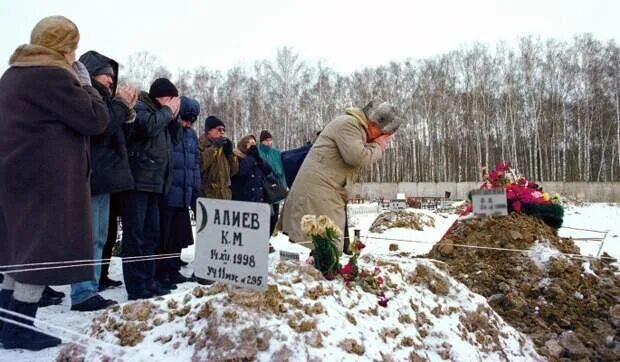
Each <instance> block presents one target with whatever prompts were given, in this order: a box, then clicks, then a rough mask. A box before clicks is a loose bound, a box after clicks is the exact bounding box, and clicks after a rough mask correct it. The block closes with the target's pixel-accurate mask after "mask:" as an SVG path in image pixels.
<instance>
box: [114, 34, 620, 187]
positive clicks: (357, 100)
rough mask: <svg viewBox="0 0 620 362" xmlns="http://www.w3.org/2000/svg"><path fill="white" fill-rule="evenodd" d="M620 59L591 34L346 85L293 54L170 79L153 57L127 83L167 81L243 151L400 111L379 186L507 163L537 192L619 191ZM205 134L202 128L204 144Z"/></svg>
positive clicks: (455, 177)
mask: <svg viewBox="0 0 620 362" xmlns="http://www.w3.org/2000/svg"><path fill="white" fill-rule="evenodd" d="M619 59H620V51H619V48H618V46H617V45H616V44H615V42H614V40H609V41H607V42H602V41H599V40H597V39H595V38H594V37H593V36H592V35H591V34H583V35H579V36H576V37H575V38H574V39H572V40H571V41H570V42H565V41H559V40H556V39H546V40H543V39H540V38H538V37H534V36H527V37H523V38H521V39H520V40H519V41H518V43H517V44H516V45H513V46H510V45H508V44H507V43H505V42H499V43H497V44H496V45H495V46H493V47H490V46H488V45H485V44H479V43H476V44H472V45H470V46H467V47H462V48H460V49H457V50H454V51H450V52H447V53H444V54H439V55H436V56H434V57H431V58H427V59H418V60H404V61H401V62H391V63H389V64H387V65H383V66H379V67H375V68H364V69H361V70H358V71H354V72H352V73H350V74H339V73H337V72H335V71H334V70H332V69H330V68H329V67H327V66H325V65H324V64H322V63H321V62H318V63H316V64H314V63H313V64H310V63H308V62H306V61H304V60H303V59H302V58H301V57H300V55H299V54H297V53H296V52H295V51H293V50H292V49H291V48H288V47H283V48H281V49H278V50H277V54H276V56H275V58H274V59H270V60H261V61H256V62H255V63H254V65H253V66H252V67H240V66H239V67H233V68H231V69H230V70H228V71H226V72H221V71H218V70H212V69H208V68H205V67H199V68H196V69H191V70H187V69H182V70H178V71H176V72H175V74H172V73H171V72H170V70H168V69H167V68H166V67H165V66H163V65H161V63H160V62H159V60H158V59H157V58H156V57H155V56H153V55H151V54H149V53H148V52H139V53H136V54H133V55H131V56H130V57H129V59H128V61H127V62H126V63H125V64H124V66H123V67H122V71H121V72H122V73H121V76H122V79H121V81H129V82H131V83H134V84H135V85H137V86H138V87H140V88H142V89H146V90H148V86H149V84H150V82H151V81H152V80H153V79H155V78H157V77H160V76H165V77H169V78H171V79H172V80H173V81H174V82H175V84H176V85H177V87H178V88H179V91H180V92H181V93H182V94H185V95H188V96H191V97H194V98H196V99H198V100H199V101H200V103H201V107H202V117H201V119H204V118H205V117H206V116H207V115H209V114H214V115H218V116H219V117H220V118H222V119H223V120H224V121H225V122H226V124H227V133H228V136H229V137H231V138H232V139H233V140H238V139H240V138H241V137H242V136H244V135H246V134H248V133H254V134H258V133H259V132H260V131H261V130H262V129H268V130H270V131H271V132H272V134H273V136H274V141H275V143H276V144H277V145H278V146H279V147H280V148H281V149H283V150H285V149H290V148H296V147H300V146H302V145H303V144H304V143H305V142H307V141H308V140H310V139H312V138H313V136H314V134H315V133H316V132H317V131H320V130H321V129H322V128H323V127H324V126H325V125H326V124H327V123H328V122H329V121H330V120H331V119H333V118H334V117H335V116H337V115H339V114H341V113H342V112H343V110H344V109H345V108H346V107H350V106H359V107H362V106H364V105H365V104H366V102H368V101H369V100H370V99H373V98H378V99H384V100H388V101H390V102H392V103H393V104H394V105H395V106H396V107H397V108H398V109H399V112H400V113H401V115H402V117H403V119H404V120H405V123H404V124H403V125H402V126H401V129H400V130H399V131H398V132H397V134H396V135H395V137H394V139H393V141H392V145H391V147H390V148H389V149H388V150H387V151H386V153H385V155H384V158H383V160H382V161H381V162H378V163H376V164H375V165H373V166H372V167H369V168H368V169H367V170H366V171H365V173H364V175H362V178H363V180H365V181H372V182H450V181H456V182H461V181H477V180H479V179H480V171H481V166H482V165H488V166H489V167H493V165H494V164H495V163H497V162H510V163H511V164H512V165H513V166H515V167H517V168H518V169H519V170H520V171H521V172H522V173H523V174H525V175H526V176H527V177H528V178H530V179H534V180H538V181H619V180H620V62H619ZM203 127H204V125H203V124H202V122H197V124H196V129H197V131H199V132H201V131H202V128H203Z"/></svg>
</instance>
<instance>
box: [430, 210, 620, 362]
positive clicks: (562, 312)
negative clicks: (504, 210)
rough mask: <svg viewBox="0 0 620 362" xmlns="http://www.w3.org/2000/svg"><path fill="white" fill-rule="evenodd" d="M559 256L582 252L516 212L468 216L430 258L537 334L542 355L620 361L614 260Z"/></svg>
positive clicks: (619, 294)
mask: <svg viewBox="0 0 620 362" xmlns="http://www.w3.org/2000/svg"><path fill="white" fill-rule="evenodd" d="M459 245H471V246H482V247H493V248H506V249H519V250H528V252H527V253H524V252H511V251H502V250H483V249H476V248H467V247H463V246H459ZM562 253H567V254H578V253H579V249H578V248H577V247H576V246H575V245H574V244H573V242H572V241H571V240H570V239H563V238H560V237H558V236H557V235H556V233H555V232H554V230H553V229H552V228H551V227H549V226H547V225H546V224H545V223H543V222H542V221H540V220H539V219H537V218H534V217H531V216H527V215H523V214H514V213H513V214H511V215H509V216H505V217H496V218H482V219H470V220H466V221H463V222H462V223H460V224H459V225H458V226H456V227H455V228H454V229H453V231H452V233H450V234H448V235H446V236H445V237H444V238H443V239H442V240H441V241H440V242H439V243H438V244H436V245H435V246H434V247H433V249H432V250H431V252H430V253H429V254H428V256H429V257H432V258H435V259H438V260H442V261H445V262H446V263H447V265H448V270H449V272H450V275H452V276H453V277H455V278H456V279H458V280H459V281H461V282H462V283H464V284H465V285H467V286H468V287H469V288H470V289H471V290H472V291H473V292H475V293H478V294H482V295H483V296H485V297H486V298H487V300H488V302H489V304H490V305H491V306H492V307H493V309H495V311H496V312H497V313H498V314H499V315H501V316H502V317H503V318H504V319H505V320H506V321H507V322H508V323H510V324H511V325H512V326H514V327H516V328H517V329H518V330H519V331H521V332H524V333H526V334H528V335H529V336H530V337H531V338H532V339H533V341H534V343H535V344H536V347H537V350H538V352H539V353H540V354H542V355H544V356H547V357H549V358H551V359H554V360H557V359H561V358H569V359H584V358H585V359H590V360H608V361H610V360H619V359H620V329H619V327H620V278H619V277H618V276H617V275H616V274H615V273H616V272H617V271H618V270H617V268H615V267H614V266H613V265H612V262H613V261H614V260H613V259H584V258H577V257H569V256H566V255H563V254H562ZM605 256H606V257H608V255H605Z"/></svg>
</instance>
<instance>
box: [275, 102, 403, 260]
mask: <svg viewBox="0 0 620 362" xmlns="http://www.w3.org/2000/svg"><path fill="white" fill-rule="evenodd" d="M395 113H396V112H395V110H394V107H392V106H391V105H390V104H388V103H385V102H384V103H380V104H377V103H375V102H370V103H369V104H368V105H367V106H366V107H364V109H360V108H348V109H347V110H346V111H345V114H344V115H341V116H338V117H336V118H335V119H334V120H333V121H331V122H330V123H329V124H327V126H326V127H325V128H324V129H323V131H322V132H321V134H320V135H319V137H318V138H317V140H316V141H315V143H314V145H313V146H312V148H311V149H310V152H309V153H308V155H307V156H306V158H305V160H304V162H303V164H302V166H301V169H300V170H299V173H298V174H297V177H296V178H295V181H294V182H293V185H292V187H291V191H290V192H289V195H288V198H287V199H286V202H285V203H284V207H283V209H282V215H281V221H282V232H284V233H285V234H287V235H288V236H289V240H290V241H291V242H298V243H303V244H305V245H306V246H309V247H311V246H312V244H311V241H310V238H309V237H308V236H307V235H305V234H304V233H303V232H302V230H301V226H300V222H301V218H302V217H303V216H304V215H307V214H309V215H317V216H318V215H327V216H328V217H329V218H330V219H332V220H333V222H334V224H335V225H337V226H338V227H339V228H340V229H341V230H344V226H345V217H346V216H345V207H346V202H347V199H348V197H349V189H350V187H351V186H352V183H353V178H354V177H355V176H356V175H357V174H358V173H359V171H360V169H361V168H362V167H364V166H368V165H370V164H372V163H374V162H376V161H378V160H379V159H381V157H382V156H383V151H384V150H385V149H386V147H387V146H388V143H389V141H390V138H391V134H392V133H393V132H394V131H395V130H396V129H397V128H398V126H399V124H400V121H398V120H396V116H395ZM343 245H344V240H342V239H341V240H340V245H339V247H340V249H341V250H342V248H343Z"/></svg>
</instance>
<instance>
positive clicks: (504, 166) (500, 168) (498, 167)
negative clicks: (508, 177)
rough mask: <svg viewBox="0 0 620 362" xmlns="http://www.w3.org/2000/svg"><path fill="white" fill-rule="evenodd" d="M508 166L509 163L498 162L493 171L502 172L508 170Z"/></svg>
mask: <svg viewBox="0 0 620 362" xmlns="http://www.w3.org/2000/svg"><path fill="white" fill-rule="evenodd" d="M509 168H510V164H509V163H503V162H502V163H498V164H496V165H495V171H499V172H503V171H508V169H509Z"/></svg>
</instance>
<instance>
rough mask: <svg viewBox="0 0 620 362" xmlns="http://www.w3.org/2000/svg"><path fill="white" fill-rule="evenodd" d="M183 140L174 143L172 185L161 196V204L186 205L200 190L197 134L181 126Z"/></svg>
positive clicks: (190, 202)
mask: <svg viewBox="0 0 620 362" xmlns="http://www.w3.org/2000/svg"><path fill="white" fill-rule="evenodd" d="M182 132H183V141H182V142H179V143H177V144H176V145H174V153H173V155H174V156H173V157H172V164H173V173H172V186H171V187H170V190H168V192H167V193H166V194H165V195H164V197H163V203H162V205H163V206H167V207H186V208H187V207H188V206H191V205H192V204H193V203H194V201H195V200H196V199H197V198H198V193H199V191H200V150H199V149H198V136H196V132H195V131H194V130H193V129H191V128H183V131H182Z"/></svg>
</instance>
